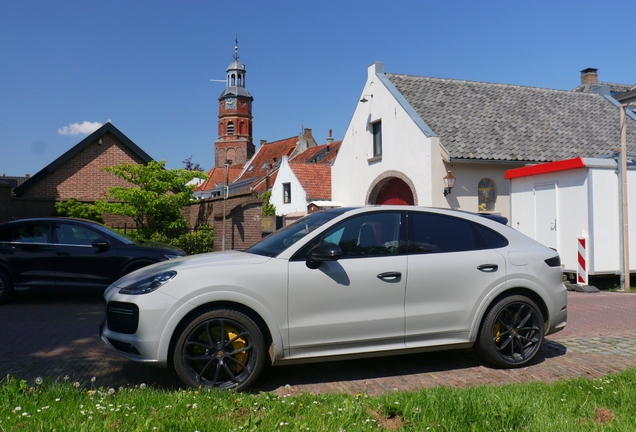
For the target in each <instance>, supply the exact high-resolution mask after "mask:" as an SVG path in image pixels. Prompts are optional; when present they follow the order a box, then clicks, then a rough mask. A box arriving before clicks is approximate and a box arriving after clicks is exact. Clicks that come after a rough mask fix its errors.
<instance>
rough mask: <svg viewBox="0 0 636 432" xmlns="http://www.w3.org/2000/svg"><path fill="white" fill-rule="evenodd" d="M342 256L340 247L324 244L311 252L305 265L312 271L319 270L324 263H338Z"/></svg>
mask: <svg viewBox="0 0 636 432" xmlns="http://www.w3.org/2000/svg"><path fill="white" fill-rule="evenodd" d="M341 256H342V249H340V246H338V245H337V244H334V243H323V244H321V245H318V246H316V247H315V248H313V249H312V250H311V251H309V255H308V256H307V261H306V262H305V264H306V265H307V267H309V268H310V269H317V268H318V267H320V264H321V263H322V262H323V261H337V260H339V259H340V257H341Z"/></svg>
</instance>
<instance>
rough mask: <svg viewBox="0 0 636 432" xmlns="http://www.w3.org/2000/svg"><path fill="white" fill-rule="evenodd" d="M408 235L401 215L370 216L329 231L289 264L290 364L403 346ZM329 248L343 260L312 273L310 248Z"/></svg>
mask: <svg viewBox="0 0 636 432" xmlns="http://www.w3.org/2000/svg"><path fill="white" fill-rule="evenodd" d="M405 234H406V233H405V230H404V224H403V214H402V213H401V212H398V211H393V212H390V211H386V212H370V213H365V214H363V215H358V216H353V217H351V218H349V219H347V220H345V221H342V222H340V223H339V224H337V225H335V226H334V227H332V228H330V229H329V230H327V231H325V232H324V233H323V234H322V235H320V236H319V237H317V238H316V239H314V240H313V241H312V242H310V243H309V244H308V245H307V246H306V247H305V248H303V249H302V250H301V251H300V252H299V253H298V254H296V256H295V257H293V258H292V259H291V260H290V262H289V285H288V300H289V303H288V311H289V312H288V317H289V345H290V348H291V351H290V354H291V357H292V358H297V357H306V356H313V355H335V354H344V353H353V352H358V351H368V350H369V349H377V350H388V349H395V348H404V292H405V288H406V277H407V274H406V271H407V258H406V255H405V253H404V252H405V251H404V250H401V249H400V247H399V246H400V240H401V239H404V238H405V237H404V236H405ZM326 242H330V243H334V244H337V245H339V246H340V248H341V249H342V257H341V258H340V259H339V260H337V261H325V262H322V263H321V264H320V266H319V267H318V268H317V269H310V268H308V267H307V265H306V262H305V258H306V256H307V253H308V252H309V250H310V249H311V248H313V247H315V246H317V245H318V244H322V243H326ZM402 244H403V242H402Z"/></svg>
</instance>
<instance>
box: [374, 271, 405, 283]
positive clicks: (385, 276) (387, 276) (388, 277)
mask: <svg viewBox="0 0 636 432" xmlns="http://www.w3.org/2000/svg"><path fill="white" fill-rule="evenodd" d="M401 277H402V273H400V272H386V273H380V274H379V275H378V279H380V280H383V281H387V282H395V281H398V280H399V279H400V278H401Z"/></svg>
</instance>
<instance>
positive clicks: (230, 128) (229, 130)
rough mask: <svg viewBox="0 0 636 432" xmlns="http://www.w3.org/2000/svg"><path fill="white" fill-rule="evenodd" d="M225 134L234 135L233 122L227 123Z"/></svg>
mask: <svg viewBox="0 0 636 432" xmlns="http://www.w3.org/2000/svg"><path fill="white" fill-rule="evenodd" d="M227 134H228V135H234V122H227Z"/></svg>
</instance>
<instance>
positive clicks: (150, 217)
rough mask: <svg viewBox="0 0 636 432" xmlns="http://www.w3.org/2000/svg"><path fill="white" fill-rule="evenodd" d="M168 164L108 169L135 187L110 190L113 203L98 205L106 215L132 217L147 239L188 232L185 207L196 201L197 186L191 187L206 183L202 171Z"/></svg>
mask: <svg viewBox="0 0 636 432" xmlns="http://www.w3.org/2000/svg"><path fill="white" fill-rule="evenodd" d="M165 165H166V161H160V162H156V161H150V162H149V163H148V164H147V165H137V164H132V163H121V164H119V165H115V166H113V167H105V168H103V170H104V171H107V172H111V173H113V174H115V175H116V176H117V177H119V178H121V179H124V180H126V181H127V182H129V183H131V184H132V185H133V186H131V187H122V186H115V187H111V188H108V192H107V193H106V198H107V199H108V200H109V201H97V202H95V206H96V207H97V209H98V210H99V211H100V212H102V213H111V214H118V215H124V216H130V217H131V218H132V219H133V220H134V221H135V223H136V224H137V229H139V230H141V233H142V234H143V235H144V236H147V238H149V236H150V234H151V233H152V232H163V233H167V232H168V231H169V230H170V229H173V228H186V227H187V226H188V224H187V222H186V220H185V219H184V218H183V216H182V215H181V207H183V206H185V205H187V204H189V203H190V202H192V201H194V200H195V198H194V196H193V195H192V192H193V189H194V186H190V185H187V183H188V182H189V181H191V180H193V179H195V178H198V179H206V178H207V175H206V174H205V173H204V172H202V171H188V170H187V169H182V168H179V169H165Z"/></svg>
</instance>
